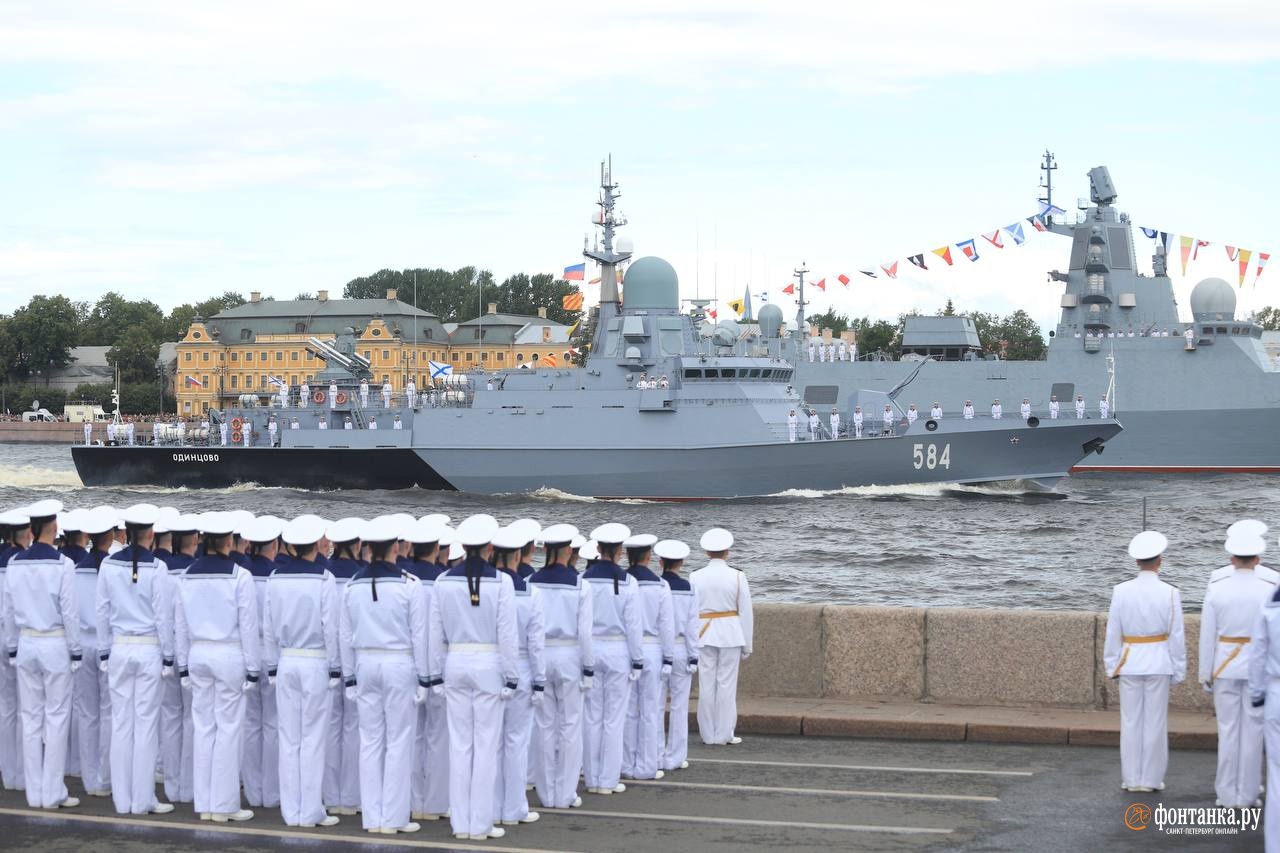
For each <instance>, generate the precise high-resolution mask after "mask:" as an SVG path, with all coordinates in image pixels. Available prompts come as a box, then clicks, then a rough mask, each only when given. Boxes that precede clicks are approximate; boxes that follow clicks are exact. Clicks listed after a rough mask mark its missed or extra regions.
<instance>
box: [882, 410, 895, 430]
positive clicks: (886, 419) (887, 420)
mask: <svg viewBox="0 0 1280 853" xmlns="http://www.w3.org/2000/svg"><path fill="white" fill-rule="evenodd" d="M880 420H881V421H882V422H883V423H884V431H885V433H886V434H892V433H893V422H894V420H896V419H895V418H894V415H893V407H892V406H889V405H887V404H886V405H885V407H884V411H883V412H882V413H881V414H880Z"/></svg>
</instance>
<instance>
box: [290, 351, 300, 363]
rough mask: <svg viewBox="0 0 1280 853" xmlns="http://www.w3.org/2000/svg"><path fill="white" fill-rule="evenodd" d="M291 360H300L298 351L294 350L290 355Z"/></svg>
mask: <svg viewBox="0 0 1280 853" xmlns="http://www.w3.org/2000/svg"><path fill="white" fill-rule="evenodd" d="M289 360H290V361H297V360H298V351H297V350H294V351H293V352H291V353H289Z"/></svg>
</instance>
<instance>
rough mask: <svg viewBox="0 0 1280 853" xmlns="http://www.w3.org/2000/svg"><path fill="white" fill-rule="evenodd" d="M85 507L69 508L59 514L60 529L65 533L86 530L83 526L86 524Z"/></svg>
mask: <svg viewBox="0 0 1280 853" xmlns="http://www.w3.org/2000/svg"><path fill="white" fill-rule="evenodd" d="M85 512H86V510H83V509H69V510H67V511H66V512H64V513H62V514H61V515H59V516H58V529H59V530H61V531H63V532H64V533H80V532H82V531H83V530H84V528H83V527H81V525H82V524H84V514H85Z"/></svg>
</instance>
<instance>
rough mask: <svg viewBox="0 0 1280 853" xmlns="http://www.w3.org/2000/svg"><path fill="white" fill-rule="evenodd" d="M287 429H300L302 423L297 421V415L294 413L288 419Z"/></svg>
mask: <svg viewBox="0 0 1280 853" xmlns="http://www.w3.org/2000/svg"><path fill="white" fill-rule="evenodd" d="M289 429H302V424H300V423H298V416H297V415H294V416H293V418H292V419H290V421H289Z"/></svg>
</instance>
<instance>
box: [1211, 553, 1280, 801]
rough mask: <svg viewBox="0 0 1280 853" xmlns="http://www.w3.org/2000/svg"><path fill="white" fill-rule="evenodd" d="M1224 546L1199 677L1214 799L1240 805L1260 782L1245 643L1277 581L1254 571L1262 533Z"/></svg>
mask: <svg viewBox="0 0 1280 853" xmlns="http://www.w3.org/2000/svg"><path fill="white" fill-rule="evenodd" d="M1225 547H1226V551H1227V553H1228V554H1230V555H1231V568H1232V571H1231V573H1230V574H1227V575H1223V576H1220V577H1217V578H1215V579H1212V580H1210V581H1209V585H1208V588H1207V589H1206V590H1205V594H1204V605H1203V607H1202V608H1201V617H1200V672H1199V677H1200V683H1201V685H1203V687H1204V689H1205V691H1206V692H1210V693H1212V694H1213V708H1214V716H1216V717H1217V718H1218V772H1217V776H1216V778H1215V780H1214V790H1215V792H1216V793H1217V795H1218V797H1217V805H1220V806H1226V807H1228V808H1245V807H1249V806H1253V805H1255V802H1254V801H1255V800H1257V799H1258V795H1259V793H1260V792H1261V785H1262V709H1261V708H1254V707H1253V705H1252V703H1251V701H1250V699H1251V697H1250V694H1249V683H1248V682H1249V645H1250V643H1251V642H1252V635H1253V629H1254V627H1255V625H1256V624H1257V621H1258V615H1259V614H1260V613H1261V612H1262V608H1263V606H1265V605H1266V603H1267V602H1269V601H1270V600H1271V599H1272V598H1273V597H1274V596H1275V592H1276V585H1275V583H1273V582H1269V581H1266V580H1263V579H1262V578H1261V577H1259V576H1258V575H1257V574H1256V572H1255V569H1256V567H1257V565H1258V563H1259V561H1260V558H1261V555H1262V554H1263V553H1264V552H1265V551H1266V548H1267V546H1266V542H1264V541H1263V539H1262V537H1261V536H1259V535H1258V534H1256V533H1241V532H1237V533H1236V534H1234V535H1232V536H1229V537H1228V538H1227V542H1226V546H1225ZM1215 574H1216V572H1215Z"/></svg>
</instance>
